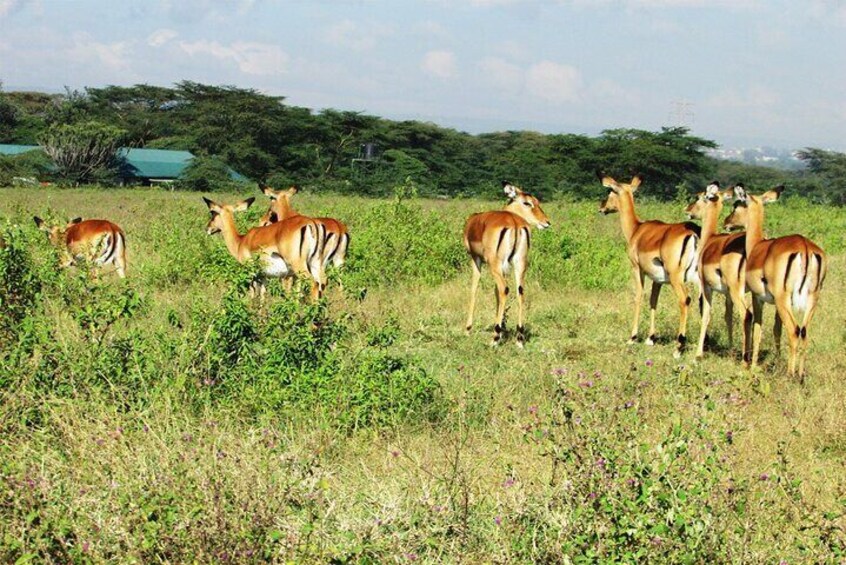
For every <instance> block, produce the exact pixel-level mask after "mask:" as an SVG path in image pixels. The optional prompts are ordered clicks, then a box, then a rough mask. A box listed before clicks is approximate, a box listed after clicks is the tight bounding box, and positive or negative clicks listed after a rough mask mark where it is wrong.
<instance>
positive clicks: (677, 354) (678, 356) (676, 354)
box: [673, 349, 682, 359]
mask: <svg viewBox="0 0 846 565" xmlns="http://www.w3.org/2000/svg"><path fill="white" fill-rule="evenodd" d="M681 356H682V352H681V351H679V350H678V349H676V350H675V351H673V359H681Z"/></svg>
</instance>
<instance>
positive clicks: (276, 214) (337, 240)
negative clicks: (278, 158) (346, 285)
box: [259, 185, 350, 268]
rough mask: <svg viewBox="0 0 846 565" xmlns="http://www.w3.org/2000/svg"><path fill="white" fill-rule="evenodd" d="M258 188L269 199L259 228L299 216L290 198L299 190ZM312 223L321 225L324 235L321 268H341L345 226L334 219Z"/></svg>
mask: <svg viewBox="0 0 846 565" xmlns="http://www.w3.org/2000/svg"><path fill="white" fill-rule="evenodd" d="M259 187H260V188H261V191H262V192H263V193H264V194H265V195H267V196H268V197H270V208H269V209H268V210H267V212H266V213H265V214H264V215H263V216H262V217H261V219H260V220H259V226H268V225H270V224H272V223H275V222H278V221H280V220H285V219H287V218H289V217H291V216H295V215H299V213H298V212H296V211H294V209H293V208H292V207H291V197H292V196H294V195H295V194H297V192H299V188H297V187H296V186H292V187H290V188H288V189H287V190H274V189H272V188H270V187H267V186H261V185H259ZM314 221H315V222H318V223H319V224H322V225H323V227H324V229H325V233H326V241H325V242H324V251H323V267H324V268H327V267H329V265H330V264H331V265H333V266H334V267H336V268H341V267H342V266H343V264H344V262H345V261H346V257H347V249H348V248H349V243H350V235H349V232H348V231H347V226H345V225H344V224H343V222H341V221H339V220H336V219H335V218H314Z"/></svg>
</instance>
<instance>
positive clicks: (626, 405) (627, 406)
mask: <svg viewBox="0 0 846 565" xmlns="http://www.w3.org/2000/svg"><path fill="white" fill-rule="evenodd" d="M633 406H634V401H633V400H629V401H627V402H626V403H625V404H623V408H625V409H626V410H628V409H629V408H631V407H633Z"/></svg>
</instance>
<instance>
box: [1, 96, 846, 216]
mask: <svg viewBox="0 0 846 565" xmlns="http://www.w3.org/2000/svg"><path fill="white" fill-rule="evenodd" d="M95 142H97V143H99V144H102V145H103V146H105V147H116V146H130V147H146V148H158V149H183V150H188V151H191V152H192V153H194V154H195V155H197V158H196V159H195V160H194V162H193V163H192V166H191V167H189V170H188V171H186V173H185V178H184V179H182V182H183V185H184V186H185V187H187V188H196V189H203V190H207V189H210V188H214V187H215V186H222V185H225V184H226V183H228V182H229V177H228V169H227V166H228V167H231V168H233V169H234V170H236V171H238V172H240V173H241V174H243V175H245V176H247V177H249V178H251V179H254V180H259V181H262V182H267V183H269V184H276V185H282V184H286V183H290V182H297V183H300V184H305V185H313V186H314V187H315V188H317V189H324V190H335V191H341V192H350V193H358V194H366V195H381V194H386V193H390V191H392V190H393V188H394V187H396V186H397V185H405V186H407V185H411V186H412V187H413V189H414V190H416V191H417V192H418V193H420V194H422V195H430V196H434V195H445V196H478V195H481V196H493V195H495V194H498V191H499V189H498V187H499V182H500V181H501V180H503V179H510V180H513V181H514V182H516V183H518V184H521V185H523V186H526V187H529V188H531V190H532V191H533V192H535V193H538V194H540V195H541V196H542V197H545V198H549V197H552V196H557V195H569V196H571V197H591V198H592V197H596V196H598V195H599V193H601V192H602V189H601V187H599V186H598V183H597V182H596V180H595V176H594V175H595V171H597V170H603V171H607V172H609V173H612V174H615V175H618V176H621V177H625V176H626V175H630V174H633V173H640V174H641V175H643V176H644V177H645V178H646V179H647V180H648V188H649V194H650V195H651V196H653V197H656V198H659V199H669V198H673V197H677V196H679V195H684V194H685V193H687V192H690V191H693V190H696V189H697V187H702V186H704V185H705V184H706V183H707V182H708V181H710V180H712V179H713V178H718V179H719V180H723V181H724V182H731V181H736V180H743V181H744V182H746V183H747V184H749V185H752V186H754V185H755V184H756V183H764V184H765V183H769V182H776V183H784V184H788V183H789V184H791V185H792V186H793V187H795V189H796V191H795V192H796V193H799V194H805V195H807V196H809V197H811V198H813V199H815V200H820V201H826V202H833V203H837V204H844V203H846V175H843V174H842V172H843V171H844V169H846V155H843V154H840V153H834V152H829V151H824V150H821V149H816V148H807V149H805V150H803V151H801V152H799V154H798V156H799V157H800V159H802V160H804V161H805V163H806V165H807V166H806V167H805V168H804V169H803V170H800V171H785V170H777V169H770V168H764V167H755V166H750V165H745V164H741V163H736V162H728V161H721V160H717V159H714V158H712V157H710V156H709V155H708V154H707V150H708V149H711V148H715V147H717V144H716V143H715V142H714V141H711V140H708V139H703V138H701V137H697V136H694V135H691V134H690V132H689V131H688V130H687V129H685V128H681V127H672V128H662V129H661V130H660V131H646V130H640V129H611V130H606V131H603V132H602V133H601V134H600V135H598V136H588V135H579V134H567V133H562V134H541V133H537V132H531V131H504V132H496V133H485V134H479V135H471V134H468V133H465V132H461V131H457V130H455V129H450V128H445V127H441V126H438V125H435V124H432V123H427V122H420V121H412V120H403V121H397V120H388V119H385V118H381V117H378V116H373V115H368V114H365V113H362V112H354V111H344V110H334V109H327V110H321V111H318V112H315V111H312V110H310V109H308V108H302V107H298V106H292V105H290V104H286V103H285V98H284V97H282V96H270V95H267V94H263V93H261V92H258V91H256V90H253V89H244V88H238V87H235V86H212V85H206V84H200V83H196V82H191V81H183V82H180V83H177V84H176V85H174V86H173V87H162V86H151V85H146V84H141V85H135V86H129V87H123V86H107V87H104V88H86V89H84V90H82V91H71V90H68V91H66V92H65V93H63V94H45V93H38V92H2V90H0V143H19V144H40V145H42V146H44V147H45V148H51V149H52V152H51V151H48V153H50V154H51V156H54V157H55V155H59V156H63V157H64V159H65V161H67V162H73V158H71V157H72V156H70V157H69V156H68V155H66V154H63V153H62V151H61V149H62V148H63V147H65V148H66V147H68V146H70V147H79V146H86V143H87V144H89V145H91V144H94V143H95ZM62 144H64V145H62ZM365 147H366V148H367V150H365ZM97 148H98V149H100V145H97ZM95 153H97V155H98V156H99V161H98V162H97V163H96V166H91V163H82V164H78V165H79V166H77V167H76V168H73V167H65V166H63V165H62V164H61V163H56V164H55V165H54V166H53V167H52V168H51V167H48V166H47V163H46V162H45V161H44V160H40V159H39V158H38V157H35V156H32V155H30V156H22V157H14V158H10V157H4V158H0V181H2V180H3V179H4V174H5V177H9V176H10V175H12V174H15V173H17V172H21V171H20V169H21V168H24V169H28V170H30V172H32V171H33V170H34V171H35V172H36V173H37V174H38V175H41V176H45V175H49V174H52V175H54V176H59V177H61V178H60V179H59V180H62V178H63V179H64V180H66V181H70V182H74V183H81V182H99V183H105V184H107V183H108V182H109V180H110V178H113V177H114V175H113V173H114V167H116V164H115V163H114V162H113V160H112V161H111V162H110V160H109V159H108V158H106V159H104V158H103V153H104V152H103V151H99V152H95ZM106 153H108V151H106ZM54 154H55V155H54ZM54 162H55V159H54ZM57 167H58V168H57Z"/></svg>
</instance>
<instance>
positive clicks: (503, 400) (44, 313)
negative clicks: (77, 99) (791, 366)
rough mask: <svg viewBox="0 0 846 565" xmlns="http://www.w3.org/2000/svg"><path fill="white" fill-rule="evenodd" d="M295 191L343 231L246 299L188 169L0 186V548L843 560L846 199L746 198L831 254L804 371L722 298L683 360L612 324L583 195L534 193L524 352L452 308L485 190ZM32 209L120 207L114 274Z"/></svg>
mask: <svg viewBox="0 0 846 565" xmlns="http://www.w3.org/2000/svg"><path fill="white" fill-rule="evenodd" d="M243 196H245V195H231V196H223V197H222V199H223V200H227V198H228V199H229V200H235V199H236V198H241V197H243ZM301 196H302V199H301V200H300V201H298V202H296V204H297V206H298V207H299V208H300V209H301V210H302V211H303V212H307V213H310V214H312V215H315V216H317V215H332V216H335V217H338V218H340V219H342V220H344V222H345V223H347V224H348V226H349V228H350V231H351V233H352V247H351V250H350V257H349V261H348V265H347V266H345V269H344V270H343V271H342V272H341V273H338V274H336V275H333V276H335V277H336V278H337V279H338V280H337V281H335V283H334V284H333V285H332V286H331V287H330V291H329V293H328V297H327V299H326V301H325V303H323V304H319V305H308V304H307V303H306V301H305V300H304V298H305V294H306V293H305V289H299V291H298V293H297V294H296V295H295V296H293V297H286V296H284V295H283V294H284V293H283V292H282V289H281V287H280V286H279V285H276V284H272V285H271V296H270V298H269V299H268V300H267V301H266V302H264V303H261V302H259V301H256V300H253V299H250V298H249V296H248V295H247V293H246V287H247V286H248V283H249V281H250V280H251V278H252V277H253V276H254V275H255V272H254V267H253V266H250V265H245V266H241V265H238V264H237V263H236V262H235V261H234V260H233V259H232V258H231V257H229V255H228V253H227V252H226V250H225V248H224V246H223V243H222V241H220V240H219V238H215V237H209V236H207V235H206V234H205V232H204V230H203V227H204V225H205V222H206V218H207V211H206V208H205V206H204V204H203V203H202V201H201V200H200V198H199V197H198V196H197V195H196V194H186V193H180V192H174V193H169V192H159V191H156V190H145V189H139V190H118V191H101V190H96V189H79V190H52V189H48V190H28V191H18V190H12V189H0V231H2V236H3V239H4V240H5V242H6V244H7V245H6V247H5V248H3V249H0V299H2V301H0V315H2V318H0V394H2V402H1V403H0V434H2V435H0V483H2V485H0V486H2V488H0V559H2V560H3V561H8V562H15V561H18V560H20V561H21V562H26V561H32V562H43V561H57V562H68V561H72V562H89V561H93V562H102V561H136V562H149V561H169V562H184V561H200V562H227V561H231V562H255V561H271V562H283V561H289V560H293V561H304V562H327V561H335V562H358V561H361V562H373V561H378V562H381V561H398V562H406V561H408V562H410V561H427V562H444V561H447V562H455V561H467V562H478V561H497V562H538V561H547V562H561V561H568V560H569V561H571V562H597V561H602V562H618V561H623V562H643V561H651V562H722V561H738V562H775V563H777V562H779V561H781V560H785V561H787V562H789V563H794V562H831V561H837V560H840V559H843V558H844V555H843V552H844V551H846V534H844V526H846V523H845V522H846V521H845V520H844V517H843V515H844V506H843V500H844V497H843V493H844V492H846V479H844V474H843V473H842V458H843V454H844V450H846V428H844V426H843V422H844V414H843V407H844V406H845V405H846V404H844V401H846V397H844V394H846V393H844V389H843V387H842V386H841V382H840V380H841V379H840V375H842V374H843V371H844V369H846V360H845V359H844V357H843V355H842V351H843V347H844V345H845V344H846V331H844V330H843V319H844V318H846V307H844V306H843V304H842V301H840V300H839V297H840V296H842V293H843V291H844V284H843V279H842V276H841V274H842V272H843V266H844V253H843V252H844V240H843V227H846V226H844V220H846V212H844V211H842V210H839V209H827V208H822V207H818V206H812V205H809V204H807V203H805V202H803V201H802V200H799V199H793V200H790V199H788V200H787V201H786V203H784V205H782V204H779V205H774V206H772V207H770V208H768V210H767V212H768V216H767V232H768V233H769V234H770V235H784V234H788V233H795V232H798V233H803V234H805V235H807V236H809V237H811V238H812V239H814V240H815V241H817V243H819V244H820V245H821V246H822V247H823V248H824V249H826V251H827V252H828V253H829V255H830V256H831V269H830V275H829V279H828V281H827V284H826V288H825V289H824V292H823V297H822V303H821V306H820V310H819V313H818V315H817V316H816V317H815V320H814V324H813V326H812V328H811V338H810V339H811V352H810V354H809V369H810V372H811V374H810V378H809V379H808V381H807V383H806V384H805V385H804V386H802V385H800V384H799V383H798V382H796V381H793V380H790V379H788V378H787V377H786V371H785V367H784V365H785V360H784V358H783V357H779V356H777V355H776V354H775V352H774V349H773V344H772V338H771V335H770V334H769V332H767V334H766V335H765V339H764V350H765V356H764V367H763V368H762V370H761V371H759V372H757V373H749V372H747V371H744V370H743V369H742V368H741V367H740V366H739V364H738V362H737V361H736V359H734V358H733V357H734V356H736V351H733V350H732V349H730V348H729V347H728V344H727V343H726V342H725V339H726V332H725V330H724V328H723V327H722V324H720V323H715V324H713V325H712V336H711V337H712V343H713V346H712V349H711V351H710V352H709V353H708V355H707V356H706V358H705V360H704V361H702V362H701V363H698V364H696V363H693V360H692V359H691V358H684V359H682V360H680V361H675V360H673V359H672V355H671V353H672V347H671V346H670V345H667V344H666V343H665V344H663V345H658V346H655V347H654V348H649V347H646V346H645V345H636V346H626V345H625V340H626V339H627V338H628V335H627V333H628V331H627V330H628V324H629V322H630V315H631V283H630V281H629V277H630V275H629V272H628V271H629V269H628V266H627V264H626V260H625V256H624V244H623V240H622V236H621V235H620V231H619V223H618V218H616V217H613V216H612V217H600V216H598V215H597V214H596V205H595V204H594V203H583V202H553V203H544V209H545V211H546V212H547V213H548V215H549V216H550V218H551V220H552V223H553V229H552V230H547V231H544V232H542V233H537V232H536V233H535V234H534V235H533V246H532V249H531V255H530V267H529V274H528V280H529V284H528V289H527V297H528V301H529V313H528V328H529V331H530V341H529V342H528V344H527V347H526V350H525V351H520V350H518V349H517V348H516V347H515V346H514V344H513V343H511V342H510V341H506V343H505V344H504V345H503V346H501V347H499V348H495V349H492V348H489V347H488V346H487V335H486V333H487V330H488V328H484V327H481V328H479V329H478V330H476V331H474V332H473V333H472V334H471V335H470V336H465V335H464V333H463V330H462V320H463V316H464V314H465V307H466V300H467V295H468V293H469V289H468V287H469V279H470V271H469V264H468V260H467V259H466V257H465V255H464V251H463V249H462V246H461V229H462V227H463V221H464V218H466V216H467V215H469V214H470V213H472V212H476V211H480V210H483V209H488V208H490V207H491V206H492V205H491V203H488V202H482V201H475V200H456V201H439V200H418V199H414V198H410V199H400V200H397V199H383V200H367V199H361V198H355V197H341V196H313V195H301ZM298 198H300V196H298ZM262 212H263V205H262V203H261V201H259V203H258V204H256V205H255V206H254V207H253V209H251V210H250V212H249V213H248V214H246V215H245V216H244V217H243V218H239V222H241V227H242V229H246V227H247V226H249V225H252V224H254V222H255V221H256V219H257V217H258V216H259V215H260V214H261V213H262ZM34 214H38V215H42V216H43V215H49V216H52V217H53V218H63V217H71V216H83V217H106V218H109V219H111V220H113V221H115V222H117V223H118V224H119V225H121V226H122V227H123V228H124V229H125V231H126V233H127V248H128V249H127V252H128V260H129V278H128V279H127V281H125V282H121V281H118V279H117V278H116V277H114V276H110V275H109V274H105V273H104V274H103V275H101V276H100V277H99V278H98V279H97V280H92V279H90V278H89V277H88V276H87V274H86V272H85V270H84V269H78V270H77V269H73V270H70V271H58V270H57V268H56V266H57V257H56V254H55V252H54V251H52V250H51V249H50V248H49V246H48V244H47V242H46V240H45V239H44V238H43V235H42V234H40V233H38V232H37V231H36V230H35V228H34V226H33V225H31V216H32V215H34ZM640 214H641V216H642V217H644V218H651V217H656V218H660V219H664V220H673V219H681V217H682V214H681V210H679V209H677V207H673V206H671V205H663V204H646V205H644V206H642V207H641V210H640ZM337 282H341V283H343V290H342V289H341V286H340V285H339V284H337ZM483 284H486V285H487V287H488V288H490V287H491V286H492V285H491V283H490V280H489V278H488V277H485V278H483ZM665 295H666V296H665V297H664V298H663V299H662V301H661V307H660V310H659V319H658V327H659V332H660V333H663V334H664V335H665V336H667V335H669V333H670V331H671V330H670V329H671V328H673V327H675V316H677V315H678V314H677V309H676V308H674V307H673V305H672V299H671V298H667V296H669V293H665ZM479 301H480V302H479V311H480V315H482V316H491V317H492V316H493V309H494V299H493V296H492V293H491V294H488V293H487V292H485V293H482V297H480V298H479ZM718 308H719V306H718ZM718 314H719V313H715V319H721V317H720V316H719V315H718ZM772 316H773V313H772V311H768V312H767V318H766V319H765V327H766V328H769V327H771V325H772ZM694 318H695V319H694V320H692V321H691V329H690V331H691V333H693V332H695V331H696V330H697V329H698V327H697V326H698V318H696V316H694ZM644 325H645V322H644ZM734 347H735V348H736V347H737V344H734Z"/></svg>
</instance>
